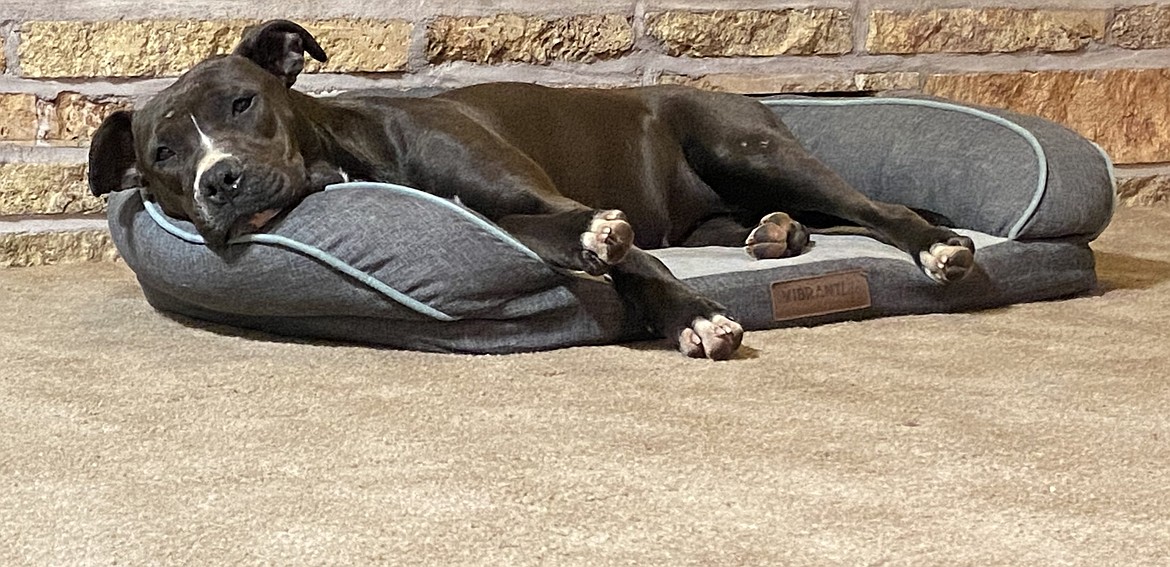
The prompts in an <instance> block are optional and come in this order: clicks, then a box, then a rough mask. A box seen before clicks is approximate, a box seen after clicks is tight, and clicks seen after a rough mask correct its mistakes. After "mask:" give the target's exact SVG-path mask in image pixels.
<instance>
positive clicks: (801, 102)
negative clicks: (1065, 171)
mask: <svg viewBox="0 0 1170 567" xmlns="http://www.w3.org/2000/svg"><path fill="white" fill-rule="evenodd" d="M760 102H763V103H764V104H766V105H768V106H853V105H865V104H875V105H876V104H888V105H907V106H925V107H927V108H935V109H939V110H951V111H955V112H961V113H963V114H969V115H971V116H975V117H977V118H982V119H984V120H987V121H990V122H992V123H993V124H998V125H1000V126H1003V127H1004V128H1007V129H1008V130H1011V131H1012V132H1015V133H1016V134H1018V135H1019V136H1020V137H1021V138H1023V139H1024V141H1025V142H1027V143H1028V145H1030V146H1032V151H1034V152H1036V163H1037V167H1036V169H1038V170H1039V176H1038V177H1039V181H1038V183H1037V185H1036V192H1035V193H1033V194H1032V201H1031V202H1030V203H1028V206H1027V207H1025V208H1024V212H1023V214H1022V215H1020V218H1019V219H1018V220H1017V221H1016V222H1015V224H1013V225H1012V227H1011V228H1010V229H1009V230H1008V238H1010V239H1013V240H1014V239H1015V238H1016V237H1018V236H1019V235H1020V233H1021V232H1023V230H1024V227H1025V226H1026V225H1027V224H1028V221H1030V220H1032V216H1033V215H1035V214H1036V209H1038V208H1040V200H1041V199H1042V198H1044V190H1045V188H1047V186H1048V156H1047V155H1046V154H1045V153H1044V148H1043V147H1042V146H1041V145H1040V140H1037V139H1036V136H1034V135H1033V134H1032V133H1031V132H1029V131H1028V130H1027V129H1026V128H1024V127H1023V126H1020V125H1019V124H1016V123H1015V122H1012V121H1011V120H1008V119H1006V118H1004V117H1002V116H996V115H994V114H992V113H990V112H985V111H983V110H979V109H977V108H971V107H967V106H961V105H958V104H951V103H947V102H940V101H936V100H922V99H915V98H854V99H849V100H807V99H779V100H764V101H760ZM1110 167H1112V164H1111V165H1110ZM1116 193H1117V192H1116V191H1114V194H1116Z"/></svg>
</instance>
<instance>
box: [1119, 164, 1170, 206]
mask: <svg viewBox="0 0 1170 567" xmlns="http://www.w3.org/2000/svg"><path fill="white" fill-rule="evenodd" d="M1117 196H1118V197H1119V198H1120V199H1121V203H1122V204H1123V205H1129V206H1149V205H1162V206H1164V205H1170V173H1162V174H1153V175H1126V174H1125V173H1124V172H1118V180H1117Z"/></svg>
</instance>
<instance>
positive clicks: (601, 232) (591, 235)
mask: <svg viewBox="0 0 1170 567" xmlns="http://www.w3.org/2000/svg"><path fill="white" fill-rule="evenodd" d="M633 244H634V229H633V227H631V226H630V223H629V221H627V220H626V215H625V213H623V212H621V211H619V210H617V209H612V210H608V211H600V212H598V213H597V214H595V215H593V219H592V220H591V221H589V227H588V228H587V229H586V231H585V232H583V233H581V246H582V247H584V248H585V250H587V251H589V252H592V253H593V254H594V255H595V256H597V259H598V260H601V262H602V263H603V264H606V265H613V264H617V263H618V262H621V261H622V259H624V258H625V257H626V253H627V252H629V251H630V247H631V246H632V245H633Z"/></svg>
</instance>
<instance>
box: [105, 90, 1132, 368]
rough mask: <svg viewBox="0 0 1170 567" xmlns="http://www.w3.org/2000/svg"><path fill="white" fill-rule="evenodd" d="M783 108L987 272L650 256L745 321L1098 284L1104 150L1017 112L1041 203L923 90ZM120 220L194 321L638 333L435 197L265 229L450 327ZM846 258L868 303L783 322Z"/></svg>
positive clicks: (151, 287)
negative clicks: (865, 285)
mask: <svg viewBox="0 0 1170 567" xmlns="http://www.w3.org/2000/svg"><path fill="white" fill-rule="evenodd" d="M775 109H776V111H777V113H778V114H780V115H782V116H783V118H784V120H785V122H786V123H788V124H789V126H790V127H791V129H792V131H793V132H794V134H796V135H797V136H798V137H799V138H800V139H801V140H802V142H803V143H804V144H806V146H807V147H809V148H810V150H811V151H813V152H814V153H816V154H818V155H819V156H821V158H822V159H825V160H826V161H827V162H829V163H830V164H831V165H833V166H834V167H836V168H837V169H838V170H839V171H840V172H841V173H842V175H844V176H845V177H846V178H847V179H849V180H851V181H852V182H853V183H855V184H856V185H858V187H859V188H860V189H862V190H863V191H865V192H867V193H869V194H870V195H872V196H874V197H875V198H879V199H883V200H887V201H892V202H902V203H906V204H909V205H911V206H915V207H921V208H925V209H930V210H933V211H936V212H939V213H941V214H944V215H947V216H949V217H950V218H952V219H954V220H955V221H956V223H957V224H959V225H960V226H962V227H966V228H969V229H973V230H970V231H967V232H966V233H967V234H968V235H970V236H972V238H974V239H975V241H976V243H977V246H978V247H979V251H978V253H977V262H978V264H979V270H978V272H977V273H975V274H973V275H972V276H971V277H969V278H968V279H966V280H964V281H963V282H960V283H958V284H955V285H951V286H938V285H935V284H934V283H932V282H931V281H929V280H928V279H927V278H926V277H925V276H924V275H923V274H922V273H921V272H920V271H919V269H918V268H917V267H916V266H915V265H914V263H913V262H912V261H911V259H910V258H909V257H908V256H907V255H905V254H904V253H902V252H900V251H897V250H894V249H893V248H891V247H888V246H885V245H882V244H880V243H877V242H875V241H872V240H868V239H864V238H860V237H828V236H817V237H815V238H814V242H815V244H814V246H813V247H812V248H811V249H810V250H809V251H808V252H807V253H805V254H802V255H801V256H799V257H797V258H792V259H787V260H768V261H754V260H750V259H748V257H747V256H746V254H744V253H743V252H742V251H741V250H739V249H727V248H692V249H682V248H674V249H666V250H661V251H655V252H654V253H655V254H657V255H658V256H659V257H660V258H661V259H662V260H663V261H664V262H665V263H666V264H667V265H668V266H669V267H670V268H671V269H672V270H673V271H674V272H675V273H676V274H677V275H678V276H679V277H681V278H682V279H684V280H685V281H687V282H688V283H690V285H692V286H694V287H695V288H697V289H699V290H700V291H703V292H704V293H706V294H708V295H709V296H711V297H712V298H714V299H716V300H718V301H720V302H722V303H724V304H725V305H727V306H728V307H729V308H730V309H731V310H732V312H733V313H734V314H735V315H736V316H737V318H738V319H739V320H740V321H741V322H742V323H743V324H744V326H745V327H746V328H749V329H759V328H768V327H776V326H786V325H802V324H817V323H823V322H829V321H837V320H844V319H859V318H865V317H874V316H883V315H893V314H905V313H927V312H945V311H956V310H967V309H977V308H985V307H991V306H996V305H1004V304H1008V303H1013V302H1019V301H1032V300H1039V299H1047V298H1054V297H1061V296H1065V295H1069V294H1073V293H1077V292H1080V291H1084V290H1086V289H1089V288H1091V287H1092V286H1093V285H1094V284H1095V274H1094V270H1093V257H1092V254H1091V252H1090V251H1089V249H1088V246H1087V244H1086V243H1087V242H1088V240H1090V239H1091V238H1092V237H1093V236H1094V235H1095V234H1097V233H1099V232H1100V230H1102V229H1103V228H1104V226H1105V224H1106V223H1107V222H1108V218H1109V215H1110V213H1111V211H1112V191H1113V188H1112V186H1111V178H1110V176H1109V175H1110V174H1109V165H1108V162H1107V160H1106V159H1105V158H1104V157H1103V156H1102V155H1101V154H1100V153H1099V152H1098V150H1097V149H1096V148H1095V147H1094V146H1092V144H1090V143H1088V142H1087V141H1085V140H1083V139H1082V138H1080V137H1079V136H1077V135H1075V134H1073V133H1072V132H1070V131H1068V130H1065V129H1063V128H1060V127H1058V126H1055V125H1053V124H1050V123H1048V122H1045V121H1042V120H1039V119H1034V118H1028V117H1015V116H1013V117H1012V118H1013V120H1015V121H1017V123H1019V124H1022V125H1025V126H1026V127H1027V128H1028V129H1029V130H1030V131H1031V132H1033V133H1035V135H1034V137H1035V139H1036V140H1037V141H1038V143H1039V144H1040V145H1041V146H1042V148H1043V150H1044V152H1043V153H1044V155H1045V160H1044V162H1043V164H1044V166H1045V167H1044V173H1045V174H1046V175H1047V183H1046V184H1045V186H1044V188H1043V192H1042V193H1040V194H1039V198H1037V189H1038V181H1037V180H1038V179H1040V170H1039V169H1038V167H1039V165H1040V164H1041V162H1039V161H1038V160H1037V158H1036V155H1037V154H1036V152H1035V151H1034V150H1033V148H1032V147H1031V146H1029V144H1028V141H1027V140H1026V139H1025V138H1024V137H1022V136H1021V135H1020V134H1019V132H1015V131H1012V130H1010V129H1008V128H1006V127H1005V126H1003V125H1002V124H997V123H992V122H989V121H987V120H983V119H979V117H977V116H974V117H973V116H972V115H969V114H964V113H961V112H955V111H953V110H946V109H942V108H937V107H926V106H921V105H917V104H908V105H896V104H890V103H883V104H880V105H872V106H863V105H855V104H847V105H824V104H820V103H818V104H792V105H785V106H778V107H775ZM1005 115H1006V114H1005ZM423 197H426V198H423ZM1033 203H1035V205H1036V206H1034V207H1032V204H1033ZM1032 209H1034V210H1032ZM1021 219H1022V220H1021ZM109 221H110V228H111V232H112V235H113V238H114V241H115V243H116V244H117V246H118V249H119V251H120V252H121V253H122V256H123V257H124V258H125V259H126V262H127V264H128V265H129V266H130V267H131V268H132V269H133V270H134V272H135V273H136V274H137V276H138V279H139V282H140V283H141V285H142V288H143V291H144V293H145V295H146V298H147V300H148V301H149V302H150V303H151V304H152V305H153V306H155V307H156V308H158V309H160V310H162V311H166V312H170V313H177V314H180V315H184V316H187V317H192V318H195V319H200V320H205V321H211V322H214V323H220V324H225V325H231V326H235V327H243V328H249V329H257V330H262V331H267V332H271V333H276V334H280V335H287V336H296V337H312V338H323V339H331V340H346V341H361V342H368V343H375V344H382V345H388V346H392V347H398V348H411V349H422V350H434V351H462V352H491V353H498V352H514V351H523V350H536V349H544V348H554V347H561V346H568V345H575V344H591V343H602V342H611V341H617V340H626V339H632V338H643V337H645V336H646V335H645V332H644V331H643V330H642V329H641V327H640V325H639V324H638V322H637V321H634V320H632V319H631V318H630V315H629V312H628V310H627V309H626V306H625V305H624V304H623V303H622V301H621V300H620V299H619V298H618V297H617V295H616V294H615V293H614V291H613V289H612V287H611V286H609V285H608V284H607V283H604V282H602V281H598V280H596V279H592V278H583V277H577V276H573V275H571V274H566V273H564V272H561V271H559V270H556V269H553V268H551V267H549V266H547V265H545V264H543V263H542V262H540V261H538V260H536V259H534V258H532V257H531V255H530V254H529V253H528V251H526V250H523V249H521V248H518V247H517V245H516V244H515V242H514V241H511V240H510V239H508V238H506V237H504V238H501V237H500V234H499V232H498V229H495V228H494V227H492V226H490V225H488V224H487V223H485V222H484V221H482V219H478V218H477V217H474V216H473V215H469V214H467V213H466V212H462V211H457V210H455V208H454V207H451V206H449V204H448V205H447V206H436V204H435V199H434V198H433V197H429V196H420V195H419V194H411V193H401V192H392V191H385V190H381V189H379V188H378V187H377V186H374V185H371V184H360V185H353V186H348V187H345V188H340V189H335V190H331V191H327V192H324V193H319V194H316V195H313V196H311V197H309V198H308V199H306V200H305V201H304V202H303V203H302V204H301V205H300V206H299V207H297V208H296V209H295V210H293V211H291V212H290V213H289V215H288V216H287V217H286V218H285V219H283V220H282V221H280V222H279V223H278V224H277V225H276V226H275V227H274V228H273V230H272V231H271V232H273V233H275V234H277V235H282V236H285V237H288V238H291V239H294V240H297V241H299V242H303V243H306V244H310V245H312V246H315V247H316V248H318V249H320V250H322V251H324V252H326V253H328V254H329V255H331V256H333V257H335V258H337V259H339V260H340V261H342V262H344V263H346V264H348V265H350V266H352V267H354V268H357V269H358V270H359V271H360V272H362V273H364V274H368V275H369V276H372V277H373V278H375V279H376V280H377V281H378V282H381V284H383V285H387V286H390V287H391V288H393V289H395V290H397V291H398V292H401V293H402V294H405V295H406V296H409V297H410V298H412V299H413V301H417V302H418V303H420V304H422V305H425V306H427V307H428V308H433V309H435V310H438V311H441V312H442V313H445V314H447V315H449V316H450V318H452V319H454V320H452V321H440V320H436V319H435V318H433V317H430V316H428V315H426V314H424V313H420V312H419V310H418V309H417V308H415V307H411V306H410V305H404V304H403V303H401V302H399V301H395V300H394V299H392V298H390V297H388V296H387V295H386V294H385V293H383V292H380V291H378V290H376V289H374V288H372V287H371V286H370V285H367V284H366V283H363V282H362V281H359V280H358V279H356V278H355V277H352V276H350V275H346V274H344V273H341V272H339V271H338V270H337V269H336V268H335V267H334V266H332V265H330V264H328V263H326V262H323V261H322V260H320V259H318V258H315V257H310V256H308V255H306V254H304V253H301V252H296V251H292V250H289V249H287V248H284V247H282V246H279V245H271V244H256V243H253V244H241V245H235V246H233V247H231V249H230V253H229V254H228V255H226V256H225V257H220V256H217V255H215V254H213V253H212V252H210V251H209V250H208V249H206V248H205V247H204V246H203V245H201V244H193V243H190V242H186V241H184V240H182V239H180V238H177V237H175V236H173V235H172V234H170V233H168V232H167V231H165V230H164V229H163V228H161V227H160V226H159V225H158V223H156V222H155V221H154V220H153V219H152V218H150V216H149V215H148V214H147V213H146V212H145V211H144V208H143V202H142V198H141V195H140V194H139V193H138V192H135V191H126V192H122V193H119V194H115V195H113V196H112V197H111V199H110V204H109ZM173 222H174V223H175V224H176V225H177V226H178V227H179V228H180V229H186V230H188V231H192V230H193V229H192V227H191V226H190V225H189V224H188V223H184V222H179V221H173ZM1013 227H1016V228H1018V230H1017V231H1016V232H1015V234H1013ZM1008 235H1012V236H1013V237H1012V238H1006V237H1007V236H1008ZM844 269H862V270H864V272H865V274H866V278H867V279H868V281H869V288H870V294H871V298H872V305H871V306H870V307H869V308H866V309H861V310H855V311H849V312H844V313H837V314H834V315H827V316H818V317H811V318H805V319H796V320H791V321H783V322H778V321H775V320H773V317H772V312H771V296H770V291H769V290H770V286H771V284H772V283H773V282H777V281H785V280H791V279H795V278H800V277H806V276H810V275H818V274H825V273H831V272H836V271H840V270H844Z"/></svg>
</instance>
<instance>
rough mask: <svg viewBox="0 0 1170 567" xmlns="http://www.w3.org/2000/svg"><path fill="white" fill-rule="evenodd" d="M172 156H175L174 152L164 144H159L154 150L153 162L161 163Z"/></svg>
mask: <svg viewBox="0 0 1170 567" xmlns="http://www.w3.org/2000/svg"><path fill="white" fill-rule="evenodd" d="M173 157H175V152H173V151H171V149H170V148H168V147H166V146H159V147H158V149H157V150H155V151H154V162H155V163H162V162H164V161H167V160H168V159H171V158H173Z"/></svg>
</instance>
